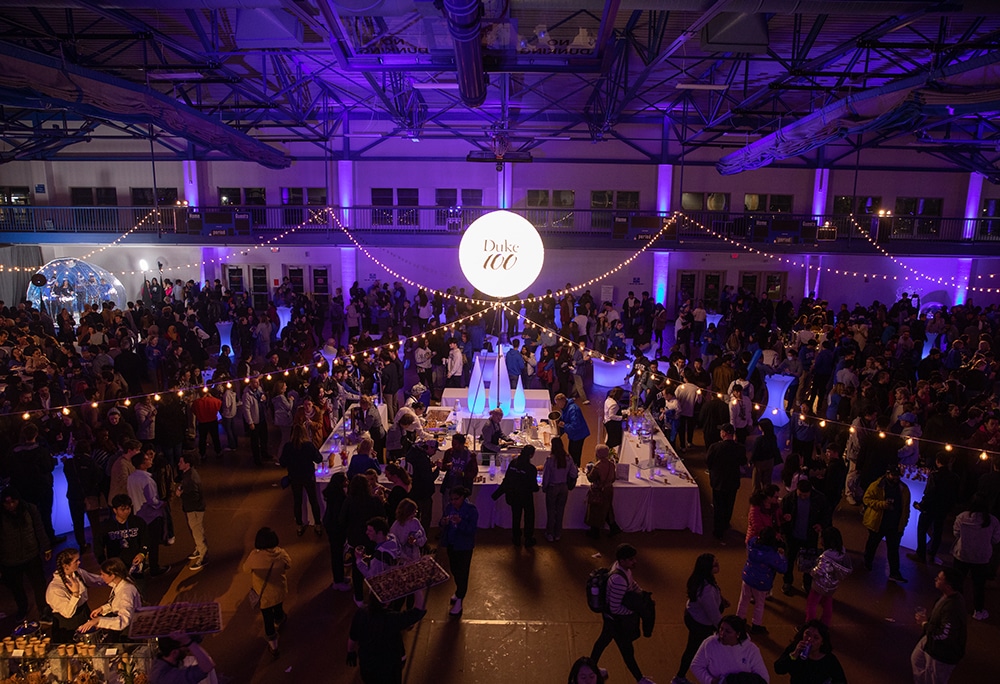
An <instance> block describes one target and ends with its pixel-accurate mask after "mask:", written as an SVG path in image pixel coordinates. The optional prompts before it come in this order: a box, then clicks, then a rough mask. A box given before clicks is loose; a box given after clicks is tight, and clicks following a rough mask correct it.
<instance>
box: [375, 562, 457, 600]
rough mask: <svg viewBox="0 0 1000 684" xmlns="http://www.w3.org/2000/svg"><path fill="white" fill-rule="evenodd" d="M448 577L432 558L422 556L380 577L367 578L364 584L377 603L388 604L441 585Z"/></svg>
mask: <svg viewBox="0 0 1000 684" xmlns="http://www.w3.org/2000/svg"><path fill="white" fill-rule="evenodd" d="M448 577H449V575H448V573H447V572H446V571H445V569H444V568H442V567H441V566H440V565H438V564H437V562H436V561H435V560H434V558H433V557H431V556H423V557H422V558H421V559H420V560H418V561H417V562H416V563H410V564H408V565H400V566H397V567H395V568H393V569H391V570H387V571H386V572H383V573H382V574H380V575H375V576H374V577H369V578H368V579H366V580H365V584H367V585H368V588H369V589H370V590H371V592H372V596H373V597H374V598H375V599H376V600H377V601H380V602H382V603H389V602H391V601H395V600H396V599H398V598H402V597H404V596H408V595H410V594H412V593H413V592H415V591H418V590H420V589H426V588H427V587H433V586H435V585H437V584H441V583H442V582H445V581H447V580H448Z"/></svg>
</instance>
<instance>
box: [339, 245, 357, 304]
mask: <svg viewBox="0 0 1000 684" xmlns="http://www.w3.org/2000/svg"><path fill="white" fill-rule="evenodd" d="M357 279H358V249H357V248H356V247H341V248H340V282H341V286H342V287H343V288H344V304H345V305H346V304H348V303H349V302H350V297H351V295H350V292H351V285H353V284H354V281H355V280H357Z"/></svg>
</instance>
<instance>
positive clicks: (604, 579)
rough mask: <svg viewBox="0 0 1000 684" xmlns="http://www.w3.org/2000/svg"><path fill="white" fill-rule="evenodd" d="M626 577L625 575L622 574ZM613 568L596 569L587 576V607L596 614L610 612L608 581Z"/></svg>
mask: <svg viewBox="0 0 1000 684" xmlns="http://www.w3.org/2000/svg"><path fill="white" fill-rule="evenodd" d="M622 575H623V576H624V573H622ZM610 577H611V568H594V569H593V570H591V571H590V574H589V575H587V607H588V608H590V610H591V611H593V612H595V613H606V612H607V611H608V579H609V578H610Z"/></svg>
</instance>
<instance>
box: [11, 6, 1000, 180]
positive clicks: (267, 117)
mask: <svg viewBox="0 0 1000 684" xmlns="http://www.w3.org/2000/svg"><path fill="white" fill-rule="evenodd" d="M14 1H15V8H14V9H12V10H0V41H3V40H5V41H8V42H9V43H12V44H16V45H18V46H21V47H22V48H27V49H30V50H33V51H35V52H38V53H42V54H48V55H52V56H57V57H58V58H59V59H62V60H64V61H65V62H66V63H68V64H73V65H76V66H78V67H83V68H86V69H92V70H95V71H99V72H102V73H105V74H108V75H112V76H114V77H117V78H120V79H125V80H127V81H130V82H131V83H133V84H140V85H143V86H146V87H149V88H151V89H153V90H155V91H156V92H158V93H161V94H163V95H167V96H168V97H172V98H174V99H175V100H176V101H177V102H178V103H181V104H182V105H183V106H186V107H190V108H191V109H194V110H197V111H199V112H201V113H203V114H205V115H208V116H211V117H213V118H214V119H217V120H218V121H220V122H222V123H224V124H226V125H227V126H229V127H231V128H233V129H235V130H237V131H241V132H244V133H247V134H249V135H251V136H253V137H254V138H256V139H257V140H261V141H266V142H270V143H292V142H307V143H310V144H311V145H313V146H314V149H315V150H316V155H317V157H322V156H324V155H325V156H326V157H327V158H330V157H333V158H340V159H388V158H396V157H390V156H389V155H388V154H387V153H386V151H387V150H388V149H389V148H388V147H387V146H386V145H385V142H386V141H387V140H391V139H392V138H394V137H399V136H406V137H411V138H414V139H419V138H421V137H425V138H442V137H448V138H452V139H460V140H463V141H466V142H468V143H469V145H470V146H471V147H473V148H475V149H478V150H481V151H490V150H493V149H494V148H495V147H496V145H497V141H498V139H502V140H503V141H506V143H505V144H506V145H508V147H509V149H510V150H518V151H523V152H527V151H530V150H533V149H537V148H538V147H539V146H541V145H544V144H545V142H546V138H551V137H556V138H558V139H563V138H565V137H566V136H569V137H570V138H571V139H572V140H573V141H577V140H582V141H589V142H598V141H611V142H613V143H615V144H621V145H623V146H625V147H626V148H628V149H630V150H634V151H635V152H637V153H638V154H639V161H640V162H642V161H646V162H649V163H691V164H694V163H698V164H700V163H707V162H704V160H701V159H699V160H698V161H697V162H696V161H695V160H694V159H692V158H691V153H692V152H694V151H696V150H699V149H704V148H706V147H730V148H731V147H733V146H734V142H733V140H734V139H736V140H738V138H736V136H734V134H736V135H746V136H750V135H757V134H768V133H771V132H773V131H775V130H777V129H778V128H780V127H781V126H782V125H783V124H784V123H787V122H789V121H793V120H796V119H798V118H801V117H803V116H807V115H809V114H811V113H812V112H814V111H816V110H817V109H819V108H822V107H824V106H826V105H828V104H830V103H832V102H835V101H836V100H838V99H840V98H842V97H844V96H845V95H846V94H849V93H854V92H858V91H860V90H864V89H867V88H871V87H877V86H881V85H884V84H886V83H891V82H892V81H894V80H896V79H899V78H903V77H905V76H907V75H910V74H914V73H920V72H922V71H926V70H928V69H935V68H943V67H945V66H947V65H949V64H953V63H955V62H957V61H963V60H967V59H969V58H970V57H973V56H976V55H978V54H982V53H984V52H986V51H988V50H991V49H998V44H1000V19H998V16H995V15H990V16H973V15H970V14H968V13H967V12H966V11H964V10H962V8H961V7H960V6H958V5H954V6H952V5H938V4H934V3H926V4H923V5H919V4H918V3H913V5H912V6H913V7H915V8H916V9H914V10H913V11H911V12H908V13H906V14H901V15H899V16H886V15H883V16H879V15H877V14H875V13H862V14H859V15H858V16H851V15H846V14H844V13H843V12H840V13H836V12H837V10H836V9H834V10H833V11H834V12H835V13H836V14H828V13H818V12H815V11H814V12H810V9H812V6H811V4H810V3H808V2H805V3H800V5H797V6H796V7H801V9H800V12H801V13H798V14H794V15H763V17H762V18H761V19H759V21H760V22H761V23H762V24H764V26H765V28H767V27H771V31H770V39H769V40H768V41H767V45H766V46H765V48H766V49H765V50H763V51H759V52H755V51H754V50H750V49H747V50H745V51H744V50H741V49H739V45H736V46H733V47H732V48H730V49H719V50H718V51H715V52H713V51H712V50H711V49H708V48H706V43H705V36H706V35H707V33H710V32H711V30H712V27H713V26H717V25H718V23H719V22H720V21H721V22H722V23H725V22H727V21H730V20H732V17H733V16H734V12H735V13H738V12H740V11H742V10H743V9H745V8H746V6H747V4H746V3H743V2H739V0H715V1H714V2H711V3H707V4H708V7H707V8H706V9H704V10H703V11H700V12H694V11H690V10H680V9H677V4H675V3H672V2H669V1H666V2H664V3H663V4H662V5H661V6H658V7H657V9H634V10H628V11H623V10H622V8H621V5H622V2H621V0H604V1H603V3H601V4H600V5H597V6H594V5H591V4H588V3H587V2H584V3H582V4H583V7H579V6H578V7H565V8H564V9H562V10H560V9H557V8H554V7H547V6H546V5H545V3H544V2H541V1H539V2H537V3H530V2H525V1H524V0H522V2H504V3H495V4H489V5H486V6H483V9H484V13H483V14H481V15H480V22H481V24H480V25H481V29H480V31H481V34H480V35H481V39H482V45H481V48H482V54H483V57H482V64H481V65H480V66H481V69H482V74H483V75H484V78H488V79H489V84H488V86H487V92H488V97H487V100H486V103H485V105H484V106H482V107H473V106H469V104H468V103H467V102H463V101H462V98H461V97H459V96H458V95H457V94H456V93H455V92H450V91H447V90H431V91H428V90H424V89H420V90H417V89H415V88H414V87H413V86H414V84H415V83H418V84H427V85H429V87H431V88H435V87H436V85H435V84H445V86H442V87H446V84H447V83H449V82H454V80H455V72H456V68H457V67H456V57H455V52H454V50H453V49H452V42H451V39H450V38H449V37H448V35H447V32H448V28H447V17H446V14H447V13H448V12H449V11H451V9H449V7H448V3H445V7H444V9H443V10H442V9H441V7H440V5H439V6H438V7H437V8H435V6H434V4H433V3H431V2H427V1H424V0H413V1H412V4H407V3H405V2H386V3H382V5H380V7H383V6H384V7H385V8H386V10H385V11H386V12H387V14H386V15H385V16H382V15H379V14H367V15H366V14H365V13H364V12H363V11H351V10H349V9H347V7H349V5H350V4H358V3H339V2H337V0H283V1H282V0H267V2H255V1H254V0H243V1H242V2H240V3H234V6H233V8H224V7H222V5H221V2H215V1H212V2H208V1H206V2H205V3H203V4H202V5H201V6H197V8H196V3H194V2H182V3H179V4H180V5H181V7H177V8H173V7H171V6H170V4H169V3H166V4H164V3H157V2H155V0H149V3H148V7H146V8H142V7H140V3H139V0H132V1H130V2H129V3H128V5H129V7H131V8H133V9H129V10H125V9H121V8H120V7H121V5H122V4H123V3H112V2H108V1H107V0H64V2H65V4H67V5H70V6H67V7H64V8H55V7H50V6H48V5H47V4H42V5H41V6H40V7H34V6H30V4H29V2H28V0H14ZM113 4H118V5H119V7H117V8H116V7H111V6H110V5H113ZM678 4H681V5H686V6H690V3H678ZM257 5H260V6H261V7H262V8H264V7H265V6H266V9H263V10H258V7H257ZM452 5H454V3H452ZM560 5H561V6H564V4H563V3H560ZM566 5H568V3H566ZM764 5H767V3H762V5H761V6H764ZM237 7H238V8H239V9H237ZM598 7H599V8H600V10H599V11H600V16H598V14H597V12H598ZM829 7H833V4H832V3H817V4H816V5H815V9H817V10H820V11H824V12H825V11H826V9H825V8H829ZM257 11H264V12H270V13H271V14H272V15H273V16H277V17H279V18H281V17H284V18H286V19H287V18H288V17H291V18H294V20H295V22H297V25H298V26H299V29H300V34H299V35H300V37H302V40H301V41H300V42H299V43H297V44H293V43H289V44H285V45H282V44H280V43H279V44H276V45H277V46H268V47H258V46H256V44H255V43H253V42H252V41H251V42H249V43H247V42H245V41H244V39H243V38H242V37H241V34H240V30H239V29H240V22H241V20H242V19H241V18H246V17H249V18H251V19H252V18H254V17H253V16H252V15H253V13H254V12H257ZM374 11H375V12H378V11H379V10H378V9H376V10H374ZM996 14H997V15H1000V7H998V8H997V13H996ZM746 16H749V15H746ZM576 30H579V32H580V38H581V39H582V42H579V44H578V43H577V39H572V42H573V45H572V46H571V47H572V48H573V49H565V46H566V45H568V43H569V41H570V38H569V36H572V35H573V32H575V31H576ZM442 31H444V33H442ZM588 37H589V38H590V39H591V40H590V42H588V40H587V38H588ZM512 41H520V43H519V44H515V43H514V42H512ZM723 43H724V41H723ZM264 44H267V41H266V40H265V41H264ZM560 46H562V47H560ZM550 47H551V49H549V48H550ZM902 71H905V72H907V73H900V72H902ZM678 83H682V84H685V85H694V86H696V88H695V89H687V88H685V89H680V88H678V87H677V84H678ZM706 87H710V88H711V89H709V88H706ZM15 116H16V117H21V122H22V123H23V124H24V125H23V126H22V127H21V128H20V129H18V128H17V127H16V126H13V125H12V124H13V123H14V122H13V121H12V117H15ZM64 116H65V117H66V119H67V121H72V126H73V127H74V130H75V129H76V128H79V129H83V128H86V127H89V126H92V125H94V122H99V123H104V124H105V125H111V124H112V122H110V121H102V120H101V119H100V118H93V119H88V118H87V117H84V116H75V115H73V114H72V113H66V114H65V115H64ZM74 116H75V118H74ZM31 119H32V115H31V114H30V113H28V112H27V111H26V110H25V111H24V113H21V111H17V112H16V113H12V112H11V111H10V110H9V109H8V110H6V111H5V112H4V113H3V115H2V119H0V125H3V126H4V128H3V130H2V131H0V133H2V134H3V135H0V139H4V140H5V141H6V142H7V143H8V145H10V144H11V142H10V141H9V140H8V139H7V138H5V137H4V136H5V135H7V136H14V135H21V134H27V132H30V131H34V130H36V127H35V126H34V125H33V123H32V122H31ZM626 124H627V125H628V127H626ZM643 125H645V126H646V129H645V131H646V132H643ZM69 126H70V124H69V123H67V124H66V127H67V128H66V130H70V129H69ZM991 126H992V124H990V123H989V122H988V121H976V120H975V119H974V118H972V117H967V118H966V119H964V120H961V121H949V122H948V123H947V124H945V123H943V122H942V121H939V120H938V121H934V120H932V121H927V122H925V125H924V127H923V128H922V129H921V131H922V132H920V134H919V135H922V136H926V137H928V138H933V139H934V140H936V141H938V140H943V138H942V137H941V136H942V135H944V134H943V131H945V130H947V131H948V132H949V133H948V134H949V135H951V136H952V138H951V139H950V140H951V141H950V142H947V143H946V142H936V143H934V144H940V145H942V146H944V145H947V146H948V148H947V150H940V151H939V150H936V149H935V150H931V151H930V152H928V156H932V157H933V158H935V159H939V160H941V161H943V162H947V163H948V164H959V157H962V155H965V157H962V158H963V159H964V161H963V162H962V164H975V165H981V164H983V163H987V162H990V159H989V155H990V154H991V149H990V147H989V145H985V146H983V145H980V146H979V147H975V146H973V145H972V144H971V143H970V142H963V141H971V140H973V139H974V138H973V136H974V135H976V130H979V131H980V134H982V133H983V132H984V131H985V132H986V134H987V135H990V136H995V135H996V134H995V133H994V132H990V131H991ZM977 127H978V129H977ZM111 130H112V131H114V132H115V133H120V134H121V135H123V136H130V137H148V136H149V132H148V131H145V130H144V129H143V127H142V126H139V125H136V124H129V123H121V122H118V123H117V124H115V125H113V127H112V129H111ZM359 130H362V131H365V132H366V133H359V132H358V131H359ZM369 131H370V132H371V133H370V134H376V133H377V134H380V135H381V136H382V137H381V138H374V139H372V140H371V141H366V142H365V143H364V144H361V145H359V144H357V143H356V142H354V144H353V145H352V140H351V136H352V135H358V134H362V135H364V134H368V133H367V132H369ZM911 133H912V132H910V131H902V132H892V133H884V134H880V135H871V136H865V137H863V138H862V139H861V141H860V143H857V144H858V145H860V146H861V148H863V149H870V148H877V147H892V149H900V148H904V147H907V146H908V145H907V144H906V140H905V138H906V136H907V135H908V134H911ZM92 134H93V131H90V133H89V134H87V133H80V134H79V135H63V136H62V137H61V138H60V139H59V142H60V143H62V142H64V141H67V140H80V139H87V137H88V135H90V136H92ZM966 136H968V137H966ZM52 137H53V136H51V135H50V136H49V138H50V139H46V140H44V141H43V142H40V143H39V144H38V145H37V146H35V147H33V148H32V149H30V150H28V149H26V148H25V147H24V143H23V142H22V141H21V139H16V140H15V141H14V144H15V145H19V146H20V147H18V150H20V152H21V153H22V154H23V153H29V154H34V155H36V156H37V157H38V158H60V155H59V152H60V151H63V150H65V149H66V148H67V147H68V145H69V143H65V144H58V145H57V144H55V143H56V142H57V141H56V140H54V139H51V138H52ZM154 140H155V142H156V143H157V144H158V145H159V146H160V147H159V148H158V149H159V150H160V151H161V152H162V153H166V154H169V155H172V156H174V157H176V158H219V157H218V155H215V156H213V154H212V153H211V152H210V151H209V150H208V149H207V148H201V147H199V146H197V145H194V146H192V145H189V144H186V143H185V144H182V143H181V141H180V140H179V139H178V138H176V137H175V136H172V135H170V134H169V133H165V132H155V133H154ZM925 142H926V141H925ZM296 149H297V151H296V152H295V154H296V155H297V156H299V158H312V157H311V156H310V155H309V153H308V152H305V153H303V152H302V151H301V150H300V149H299V148H296ZM555 149H558V148H553V150H555ZM11 151H12V150H11V149H8V152H11ZM856 151H857V149H856V147H855V144H854V143H845V144H844V145H843V146H840V147H836V148H835V149H831V150H830V151H829V153H826V154H824V153H823V151H822V150H819V151H817V152H816V154H815V155H812V154H810V155H805V156H804V157H803V158H800V159H790V160H786V162H785V163H783V164H782V166H789V165H792V166H794V165H796V164H801V165H803V166H805V165H809V164H815V163H816V162H817V160H818V159H820V158H823V159H824V163H840V162H842V163H847V162H849V161H850V159H849V157H850V155H852V154H855V153H856ZM921 151H926V150H924V149H922V148H921ZM945 152H946V153H945ZM397 154H398V153H397ZM74 156H75V155H74ZM424 156H425V152H424V150H422V149H419V148H414V149H413V151H412V157H413V158H422V157H424ZM605 156H606V155H602V158H594V159H590V160H589V161H592V162H600V163H604V161H605V160H604V159H603V157H605ZM401 158H405V156H404V157H401ZM545 158H546V159H547V160H556V159H558V157H556V156H555V155H553V154H546V155H545ZM570 158H571V159H573V160H577V159H579V158H580V156H579V155H574V156H573V157H570ZM990 163H991V162H990ZM963 168H964V166H963Z"/></svg>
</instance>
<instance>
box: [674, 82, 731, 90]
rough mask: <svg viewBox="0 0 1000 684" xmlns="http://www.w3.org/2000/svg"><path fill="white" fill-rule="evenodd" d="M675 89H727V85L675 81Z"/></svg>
mask: <svg viewBox="0 0 1000 684" xmlns="http://www.w3.org/2000/svg"><path fill="white" fill-rule="evenodd" d="M674 88H677V90H718V91H722V90H729V85H727V84H725V83H676V84H674Z"/></svg>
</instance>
